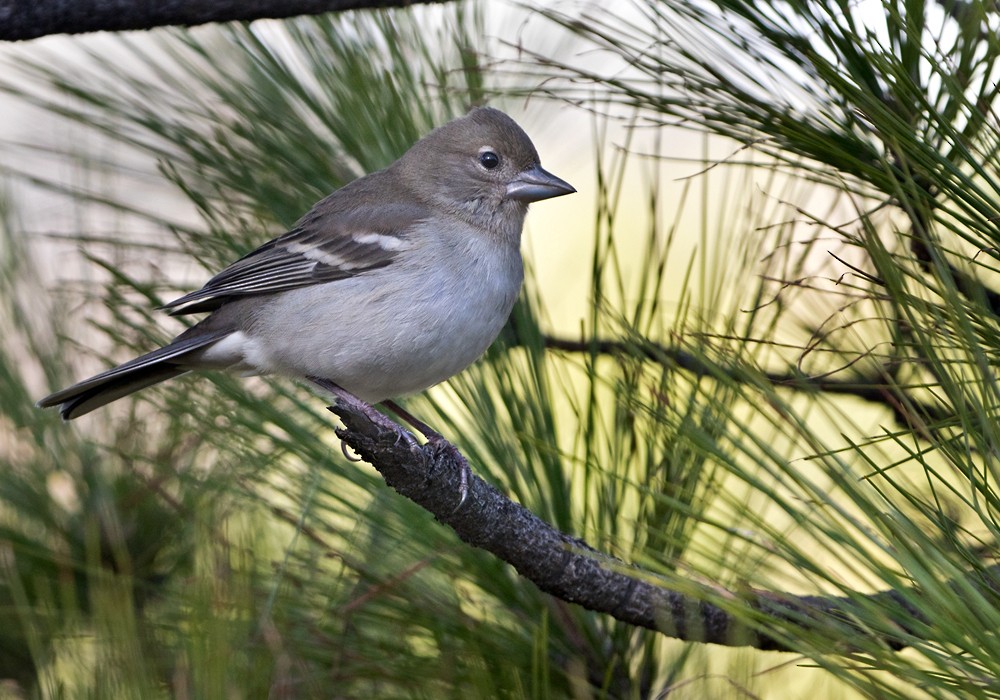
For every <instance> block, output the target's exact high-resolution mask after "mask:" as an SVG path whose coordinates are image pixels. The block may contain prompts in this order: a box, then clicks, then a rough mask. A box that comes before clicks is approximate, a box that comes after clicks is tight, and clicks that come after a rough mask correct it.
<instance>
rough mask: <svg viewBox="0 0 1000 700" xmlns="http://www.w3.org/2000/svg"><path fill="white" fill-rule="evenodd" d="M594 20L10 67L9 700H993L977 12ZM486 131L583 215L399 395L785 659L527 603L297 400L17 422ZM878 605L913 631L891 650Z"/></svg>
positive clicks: (514, 583)
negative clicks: (170, 304) (445, 137)
mask: <svg viewBox="0 0 1000 700" xmlns="http://www.w3.org/2000/svg"><path fill="white" fill-rule="evenodd" d="M609 5H610V4H609V3H604V4H597V3H591V2H585V1H584V0H566V1H560V2H555V1H553V2H545V3H537V4H532V5H531V6H530V7H527V6H522V5H519V4H514V3H485V2H478V3H476V2H454V3H446V4H442V5H434V6H416V7H410V8H406V9H398V10H385V11H357V12H350V13H343V14H331V15H324V16H319V17H303V18H297V19H293V20H287V21H257V22H253V23H250V24H226V25H212V26H204V27H197V28H194V29H190V30H179V29H157V30H153V31H149V32H132V33H122V34H116V35H114V34H99V35H87V36H77V37H64V36H57V37H46V38H43V39H38V40H34V41H31V42H27V43H22V44H9V45H2V46H0V65H2V68H0V115H2V117H0V142H2V143H0V151H2V158H0V173H2V176H0V286H2V290H0V324H2V325H0V329H2V331H3V333H2V335H0V462H2V468H3V473H2V476H0V566H2V569H3V572H2V575H0V614H2V615H3V618H4V619H3V623H4V624H2V625H0V679H4V680H3V682H2V685H0V697H11V698H20V697H24V698H27V697H45V698H48V697H95V698H112V697H113V698H120V697H142V698H154V697H177V698H188V697H190V698H215V697H232V698H239V697H275V698H298V697H345V698H346V697H393V698H395V697H433V698H438V697H468V696H469V695H470V694H472V696H475V697H538V698H548V697H575V698H647V697H666V696H668V695H669V696H670V697H677V698H730V697H732V698H743V697H747V698H751V697H756V698H789V697H806V696H809V697H813V698H855V697H878V698H894V697H896V698H916V697H995V696H997V695H1000V692H998V689H997V684H996V680H995V679H996V678H997V672H998V666H1000V648H998V646H1000V645H998V643H997V641H996V639H995V634H994V631H995V630H996V629H997V628H998V626H1000V625H998V623H1000V620H998V617H1000V615H998V613H997V606H996V603H997V601H996V600H995V596H993V595H990V594H989V592H988V589H987V588H985V587H983V586H976V585H974V583H975V582H976V581H985V582H987V585H989V582H991V581H992V580H994V579H995V572H994V571H993V569H992V568H991V567H992V566H993V564H994V561H993V556H994V548H995V538H996V531H997V522H996V506H997V499H996V497H997V491H996V489H997V483H996V471H995V470H996V445H997V444H998V442H1000V431H998V430H997V427H996V420H995V415H996V407H997V405H998V398H1000V396H998V390H997V386H996V382H995V378H994V367H995V358H996V356H997V349H998V348H1000V335H998V333H997V324H996V319H997V312H998V306H997V305H998V303H1000V302H998V299H1000V296H997V293H996V292H994V291H993V290H994V289H1000V279H998V277H997V274H996V264H997V257H998V251H1000V247H998V232H997V230H996V221H997V216H996V206H995V201H996V199H997V192H998V191H1000V190H998V187H997V179H996V178H997V172H996V165H995V164H996V155H997V149H998V147H1000V139H998V138H997V133H998V132H997V129H996V126H997V118H996V112H995V109H994V108H995V105H996V90H997V87H996V85H997V70H996V60H997V57H998V55H1000V42H998V41H997V38H996V37H997V33H996V30H997V28H998V27H997V15H996V10H995V7H994V6H993V4H992V3H986V2H975V1H972V2H962V3H957V2H947V3H946V2H941V3H937V2H931V3H924V2H893V1H891V0H883V1H875V0H865V1H864V2H859V3H851V4H845V3H840V2H833V1H832V0H830V1H827V0H820V1H818V2H810V3H798V2H788V3H779V4H772V3H763V2H746V1H740V2H730V1H725V2H724V1H722V0H719V1H717V2H708V1H707V0H706V2H694V3H692V2H679V1H674V2H671V1H667V0H664V1H658V0H629V1H628V2H621V3H617V4H615V7H614V8H613V11H612V8H610V6H609ZM479 104H491V105H493V106H497V107H500V108H502V109H504V110H505V111H507V112H508V113H509V114H511V115H512V116H513V117H514V118H515V119H516V120H517V121H518V122H519V123H520V124H521V125H522V126H523V127H524V128H525V130H526V131H527V132H528V133H529V135H530V136H531V137H532V139H533V141H534V142H535V145H536V146H537V148H538V150H539V153H540V154H541V158H542V163H543V165H544V166H545V167H546V168H547V169H548V170H550V171H552V172H554V173H556V174H557V175H559V176H561V177H563V178H564V179H567V180H568V181H570V182H571V183H573V184H574V185H575V186H576V188H577V189H578V191H579V192H578V194H576V195H573V196H572V197H564V198H559V199H556V200H552V201H550V202H544V203H540V204H536V205H534V206H533V208H532V211H531V213H530V214H529V218H528V224H527V228H526V232H525V239H524V245H523V251H524V254H525V262H526V265H527V268H528V275H527V281H526V284H525V289H524V293H523V295H522V298H521V300H520V301H519V304H518V307H517V309H516V311H515V313H514V315H513V317H512V319H511V322H510V324H509V326H508V328H507V329H506V330H505V332H504V334H503V336H502V337H501V339H500V341H498V343H497V344H496V345H495V346H494V348H492V349H491V351H490V352H489V353H488V355H487V356H486V357H485V358H484V359H483V360H482V361H481V362H480V363H478V364H477V365H475V366H474V367H472V368H470V369H469V370H467V371H466V372H464V373H463V374H462V375H460V376H459V377H456V378H455V379H453V380H451V381H449V382H448V383H447V384H445V385H442V386H440V387H436V388H434V389H432V390H431V391H429V392H427V393H426V394H425V395H422V396H417V397H412V398H410V399H409V400H408V402H407V406H408V408H409V409H410V410H411V411H412V412H414V413H415V414H416V415H418V416H419V417H421V418H422V419H423V420H425V421H426V422H428V423H429V424H431V425H433V426H435V427H436V428H437V429H438V430H440V431H441V432H442V433H443V434H444V435H445V436H446V437H448V438H449V439H450V440H452V441H453V442H454V443H455V444H457V445H458V446H459V447H460V448H461V449H462V451H463V453H464V454H466V455H467V456H468V458H469V461H470V463H471V464H472V466H473V469H474V470H475V471H476V473H477V474H479V475H481V476H483V477H484V478H486V479H487V480H489V481H491V482H492V483H494V484H495V485H497V486H498V487H499V488H500V489H501V490H502V491H504V492H505V493H507V494H509V495H510V496H511V497H512V498H513V499H515V500H517V501H518V502H520V503H522V504H523V505H525V506H526V507H528V508H529V509H530V510H532V511H533V512H534V513H536V514H538V515H539V516H540V517H542V518H544V519H545V520H547V521H548V522H550V523H552V524H553V525H554V526H556V527H558V528H559V529H561V530H562V531H564V532H567V533H570V534H572V535H575V536H579V537H583V538H585V539H586V540H587V541H588V542H590V543H591V544H592V545H594V546H595V547H597V548H598V549H600V550H602V551H605V552H608V553H610V554H612V555H614V556H616V557H619V558H621V559H623V560H624V561H626V562H629V563H630V564H634V565H635V566H636V567H637V571H641V572H642V574H643V575H644V576H646V577H648V580H652V581H654V582H657V583H659V584H661V585H663V586H666V587H668V588H672V589H674V590H679V591H682V592H684V593H686V594H688V595H690V596H692V598H693V599H700V600H707V601H711V602H714V603H716V604H720V605H723V606H726V607H727V609H731V611H732V614H733V615H734V617H736V618H737V619H738V620H740V621H741V622H742V623H744V624H746V625H748V626H750V627H752V628H757V629H762V630H765V631H766V632H767V633H768V634H770V635H774V636H776V637H777V638H780V639H783V640H784V641H785V642H786V644H787V646H788V647H789V648H790V649H792V650H794V651H791V652H787V653H775V652H761V651H756V650H753V649H750V648H745V647H739V646H736V647H722V646H717V645H704V644H700V643H698V642H686V641H678V640H675V639H671V638H669V637H668V636H666V635H660V634H656V633H652V632H649V631H647V630H637V629H634V628H631V627H629V626H628V625H624V624H621V623H618V622H616V621H615V620H613V619H610V618H609V617H607V616H604V615H598V614H594V613H590V612H588V611H585V610H582V609H580V608H578V607H576V606H573V605H569V604H566V603H563V602H560V601H558V600H555V599H553V598H551V597H549V596H547V595H544V594H542V593H540V592H539V591H538V590H537V589H536V588H535V587H534V586H533V584H531V583H529V582H527V581H525V580H523V579H521V578H519V577H518V576H517V574H516V573H515V572H514V571H513V570H512V569H511V568H510V567H508V566H506V565H505V564H503V563H501V562H498V561H496V560H495V559H494V558H493V557H492V556H490V555H487V554H486V553H484V552H480V551H478V550H473V549H471V548H469V547H468V546H466V545H464V544H463V543H461V542H460V541H458V540H457V538H456V537H455V536H454V534H453V533H452V532H451V531H450V530H448V529H446V528H444V527H443V526H441V525H439V524H437V523H435V522H434V521H433V519H432V517H431V516H430V515H429V514H427V513H426V512H424V511H422V510H421V509H420V508H418V507H417V506H415V505H414V504H412V503H410V502H408V501H406V500H405V499H403V498H402V497H400V496H398V495H397V494H396V493H395V492H393V491H392V490H391V489H389V488H388V487H387V486H386V485H385V483H384V482H383V481H382V480H381V478H380V477H379V476H378V474H377V472H375V471H374V470H373V469H372V468H371V467H370V466H368V465H366V464H363V463H361V464H358V463H352V462H349V461H347V460H346V459H345V458H344V456H343V455H342V453H341V449H340V445H339V442H338V440H337V438H336V436H335V435H334V432H333V428H334V427H335V423H334V420H335V419H334V418H333V417H332V416H331V415H330V414H329V413H328V412H327V411H326V410H325V402H324V399H323V398H322V397H320V396H317V395H316V394H315V393H314V392H313V391H312V390H311V389H310V388H309V387H306V386H302V385H298V384H296V383H294V382H291V381H289V380H285V379H260V378H254V379H242V378H238V377H231V376H226V375H221V374H216V375H199V376H197V377H185V378H181V379H179V380H176V381H173V382H170V383H168V384H165V385H161V386H159V387H157V388H155V389H151V390H147V391H145V392H142V393H140V394H138V395H137V396H135V397H134V399H129V400H127V401H122V402H118V403H116V404H114V405H112V406H110V407H108V408H107V409H104V410H101V411H98V412H95V413H93V414H90V415H88V416H86V417H84V418H82V419H80V420H79V421H74V422H73V423H72V424H63V423H61V422H60V420H59V417H58V414H57V413H56V412H52V411H48V412H43V411H40V410H38V409H36V408H34V402H35V401H36V400H37V399H38V398H40V397H41V396H43V395H45V394H46V393H48V392H50V391H52V390H55V389H57V388H61V387H63V386H65V385H68V384H70V383H72V382H73V381H76V380H78V379H80V378H82V377H84V376H89V374H91V373H94V372H97V371H99V370H101V369H103V368H105V367H107V366H109V365H110V364H112V363H116V362H120V361H123V360H125V359H128V358H130V357H132V356H134V355H135V354H137V353H141V352H144V351H147V350H149V349H151V348H153V347H155V346H156V345H157V344H160V343H163V342H165V341H167V340H169V338H171V337H173V336H174V335H175V334H176V333H178V332H179V331H181V330H182V329H183V328H184V325H183V324H184V323H185V322H186V321H185V320H184V319H172V318H168V317H166V316H165V314H163V313H162V312H158V311H156V307H157V306H159V305H161V304H162V303H165V302H167V301H169V300H171V299H173V298H175V297H177V296H180V295H181V294H183V293H185V292H187V291H190V290H192V289H195V288H197V287H199V286H201V285H202V284H203V283H204V282H205V281H206V280H207V279H208V278H209V277H210V276H211V274H212V273H213V272H214V271H217V270H219V269H221V268H222V267H223V266H224V265H225V264H227V263H228V262H231V261H232V260H234V259H236V258H237V257H239V256H241V255H243V254H244V253H246V252H248V251H249V250H251V249H252V248H254V247H255V246H257V245H260V244H261V243H263V242H265V241H266V240H268V239H270V238H272V237H274V236H275V235H278V234H280V233H282V232H283V231H285V230H287V228H288V227H289V226H290V225H292V224H293V223H294V222H295V221H296V220H297V219H298V217H299V216H300V215H301V214H302V213H303V212H305V211H306V210H307V209H308V208H309V207H310V206H311V205H312V204H313V203H314V202H315V201H316V200H318V199H319V198H321V197H322V196H324V195H325V194H327V193H328V192H329V191H331V190H332V189H334V188H336V187H339V186H341V185H343V184H345V183H346V182H349V181H350V180H352V179H354V178H356V177H358V176H360V175H362V174H364V173H366V172H371V171H372V170H376V169H378V168H381V167H384V166H385V165H387V164H389V163H390V162H392V161H393V160H395V159H396V158H397V157H398V156H399V155H400V154H401V153H402V152H403V151H404V150H405V149H406V148H407V147H408V146H409V145H410V144H412V143H413V142H414V141H416V140H417V139H418V138H419V137H420V136H422V135H423V134H425V133H426V132H427V131H429V130H430V129H432V128H433V127H434V126H436V125H439V124H441V123H443V122H445V121H447V120H448V119H450V118H453V117H455V116H459V115H461V114H463V113H464V112H465V111H466V110H467V109H468V108H469V107H471V106H474V105H479ZM970 582H971V583H970ZM994 588H995V585H994ZM751 589H753V590H763V591H773V592H775V593H784V594H793V595H804V594H812V595H840V596H850V597H854V598H856V599H857V601H858V602H859V604H860V607H859V612H858V615H859V619H858V620H857V621H856V623H857V624H858V625H860V627H861V628H863V629H867V630H870V631H871V635H870V637H866V636H864V635H858V636H857V638H853V639H850V640H847V639H845V638H844V635H843V628H842V627H841V626H840V625H839V624H838V623H837V621H836V620H824V619H817V620H809V621H802V624H792V623H791V622H789V621H785V622H776V621H773V620H768V619H761V618H760V616H758V615H755V614H754V613H753V611H752V610H750V609H749V608H745V607H742V606H739V605H735V604H734V603H733V601H734V596H735V599H738V597H739V595H740V594H741V593H743V592H747V591H750V590H751ZM887 590H893V591H896V592H898V594H899V596H900V597H899V598H897V599H896V600H895V601H892V600H890V599H888V598H871V597H867V596H869V594H872V593H875V592H879V591H887ZM899 600H905V601H906V602H907V603H908V604H909V605H911V606H912V607H913V608H914V609H917V610H920V611H921V612H922V613H923V615H924V619H921V620H919V621H914V624H913V625H911V626H907V628H906V629H905V630H902V629H900V627H899V626H898V625H897V624H896V623H895V622H894V620H898V619H899V615H900V607H899V602H898V601H899ZM890 634H892V635H896V636H897V638H898V637H902V638H903V639H904V642H905V644H906V646H907V648H906V649H905V650H904V651H897V650H894V649H890V648H889V647H888V646H887V645H886V644H885V643H884V639H885V636H886V635H890ZM994 649H996V650H997V651H998V653H997V654H994V653H993V651H994Z"/></svg>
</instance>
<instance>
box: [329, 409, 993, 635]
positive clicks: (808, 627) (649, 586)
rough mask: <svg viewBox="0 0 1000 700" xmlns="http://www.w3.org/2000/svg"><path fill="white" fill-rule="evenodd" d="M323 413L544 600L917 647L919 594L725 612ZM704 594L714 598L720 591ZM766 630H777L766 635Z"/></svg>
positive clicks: (654, 626) (634, 620)
mask: <svg viewBox="0 0 1000 700" xmlns="http://www.w3.org/2000/svg"><path fill="white" fill-rule="evenodd" d="M330 410H331V411H333V412H334V413H335V414H337V415H338V416H340V418H341V420H342V421H343V423H344V426H345V427H343V428H339V429H338V430H337V435H338V437H340V439H341V440H343V441H344V442H345V443H346V444H347V445H349V446H350V447H351V449H353V450H354V451H355V452H356V453H357V454H359V455H360V456H361V457H362V458H364V459H365V460H366V461H367V462H369V463H370V464H372V465H373V466H374V467H375V468H376V469H377V470H378V471H379V472H380V473H381V474H382V476H383V477H384V478H385V481H386V483H387V484H389V486H391V487H392V488H394V489H395V490H396V491H398V492H399V493H400V494H401V495H403V496H405V497H406V498H409V499H410V500H412V501H413V502H414V503H417V504H418V505H420V506H421V507H423V508H424V509H426V510H427V511H429V512H430V513H431V514H432V515H433V516H434V517H435V519H437V520H438V521H439V522H441V523H443V524H445V525H447V526H449V527H450V528H452V529H453V530H454V531H455V533H456V534H457V535H458V537H459V538H460V539H461V540H462V541H463V542H465V543H467V544H470V545H472V546H474V547H479V548H480V549H484V550H486V551H488V552H490V553H492V554H494V555H496V556H497V557H499V558H500V559H502V560H503V561H505V562H507V563H508V564H510V565H511V566H513V567H514V568H515V569H516V570H517V572H518V573H519V574H521V575H522V576H523V577H525V578H527V579H528V580H530V581H531V582H533V583H534V584H535V585H536V586H538V588H540V589H541V590H542V591H544V592H546V593H549V594H551V595H553V596H555V597H557V598H559V599H560V600H564V601H566V602H569V603H576V604H578V605H581V606H582V607H584V608H586V609H588V610H592V611H594V612H599V613H605V614H608V615H611V616H613V617H614V618H615V619H617V620H620V621H621V622H625V623H628V624H630V625H635V626H637V627H643V628H646V629H650V630H655V631H657V632H660V633H663V634H666V635H668V636H671V637H675V638H677V639H682V640H688V641H698V642H708V643H715V644H724V645H728V646H751V647H756V648H758V649H765V650H781V651H795V649H793V647H792V646H791V645H790V642H789V641H788V639H786V637H785V636H784V635H785V634H787V629H788V623H791V624H793V625H795V626H796V627H798V628H799V629H801V630H802V632H803V634H804V635H805V634H808V633H809V632H810V631H812V632H813V633H814V634H815V632H816V630H817V629H823V630H826V635H827V636H828V638H829V639H831V640H836V641H831V646H832V647H837V648H831V649H830V650H829V651H830V652H838V651H839V652H848V651H851V650H852V649H855V648H857V647H858V646H859V645H858V643H857V642H858V640H859V639H865V640H869V641H875V642H879V643H882V644H886V645H888V646H890V647H892V648H894V649H901V648H903V647H905V646H908V645H909V643H910V641H909V640H912V639H914V638H921V630H923V629H924V628H925V626H926V625H927V623H928V619H927V618H926V616H925V615H923V614H922V612H921V609H920V607H919V606H918V603H917V601H919V599H920V596H919V592H918V591H916V590H913V589H910V590H905V589H904V590H888V591H882V592H879V593H875V594H871V595H867V596H862V595H855V596H851V597H825V596H797V595H793V594H789V593H772V592H763V591H755V590H750V591H742V592H738V593H725V594H724V597H723V598H722V599H723V600H726V601H727V602H726V604H725V606H722V605H715V604H712V603H709V602H705V601H703V600H699V599H696V598H693V597H690V596H687V595H684V594H681V593H678V592H676V591H671V590H668V589H667V588H665V587H663V586H659V585H657V584H656V583H655V579H656V577H655V575H653V574H651V573H649V572H643V571H641V570H639V569H638V568H636V567H634V566H631V565H629V564H627V563H626V562H623V561H621V560H620V559H616V558H614V557H612V556H609V555H607V554H604V553H603V552H600V551H598V550H596V549H594V548H593V547H591V546H590V545H589V544H587V543H586V542H584V541H583V540H581V539H578V538H576V537H572V536H570V535H567V534H565V533H562V532H560V531H558V530H556V529H555V528H553V527H552V526H551V525H549V524H548V523H546V522H544V521H542V520H541V519H540V518H538V517H537V516H535V515H534V514H533V513H531V512H530V511H529V510H527V509H526V508H524V507H523V506H521V505H519V504H517V503H514V502H513V501H511V500H510V499H509V498H507V497H506V496H504V495H503V494H502V493H500V491H498V490H497V489H496V488H494V487H493V486H491V485H489V484H487V483H486V482H485V481H483V480H482V479H480V478H479V477H477V476H475V475H472V477H471V478H470V479H469V483H468V492H467V495H466V498H465V501H464V503H462V502H461V484H462V474H463V470H464V469H465V468H466V467H465V465H463V464H462V463H461V461H460V460H459V459H457V458H456V455H457V452H456V451H455V448H454V447H453V446H451V445H449V444H445V445H440V444H439V445H436V446H435V445H422V446H419V447H416V448H414V447H412V446H411V445H410V444H409V443H408V442H407V441H406V440H405V439H404V437H403V435H404V433H403V429H402V428H400V427H398V426H396V427H395V429H393V428H392V427H389V426H388V425H385V424H384V425H376V424H374V423H372V422H371V421H370V420H369V419H368V418H366V417H365V416H364V415H363V413H362V412H361V411H359V410H358V409H357V408H356V407H353V406H351V405H349V404H347V403H345V402H343V401H342V400H338V401H337V403H336V405H334V406H331V407H330ZM460 504H461V505H460ZM987 572H988V574H989V575H988V576H987V577H982V576H981V575H980V576H972V575H970V577H969V579H968V580H967V581H962V582H956V584H955V585H956V586H968V585H973V586H975V587H976V588H979V589H981V590H984V591H989V592H990V593H991V594H993V595H996V594H997V593H1000V567H991V568H990V569H988V570H987ZM691 585H694V584H691ZM705 590H706V594H708V593H712V594H714V596H713V597H715V598H716V599H719V591H718V590H712V589H708V588H707V587H706V588H705ZM873 605H874V606H877V607H878V609H880V610H883V611H885V614H886V618H887V624H886V625H885V627H886V628H891V629H893V632H891V633H877V632H874V631H872V630H871V629H868V628H867V627H863V626H862V625H861V624H860V623H858V622H856V620H859V619H866V618H867V619H870V615H858V614H857V613H858V612H859V611H861V610H862V609H863V608H870V607H871V606H873ZM746 619H758V620H761V621H762V622H761V625H760V628H759V629H756V628H749V627H747V626H746V625H744V624H743V623H742V622H740V620H746ZM776 623H782V624H780V625H779V624H776ZM818 623H822V624H821V625H820V624H818ZM831 626H833V627H834V628H835V629H837V634H836V635H835V636H833V635H830V629H831ZM772 627H773V628H774V629H783V630H785V631H784V633H780V632H771V631H769V630H770V629H771V628H772ZM795 637H796V638H798V637H799V635H795Z"/></svg>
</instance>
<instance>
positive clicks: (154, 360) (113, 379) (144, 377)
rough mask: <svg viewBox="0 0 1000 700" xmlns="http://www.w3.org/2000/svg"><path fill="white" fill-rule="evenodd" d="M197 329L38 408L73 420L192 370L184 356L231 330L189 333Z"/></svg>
mask: <svg viewBox="0 0 1000 700" xmlns="http://www.w3.org/2000/svg"><path fill="white" fill-rule="evenodd" d="M196 328H197V326H195V327H194V328H192V329H190V330H189V331H187V332H185V333H182V334H181V335H180V336H178V337H177V338H176V339H175V340H174V342H172V343H170V345H167V346H166V347H162V348H160V349H159V350H154V351H153V352H151V353H148V354H146V355H143V356H142V357H137V358H135V359H134V360H129V361H128V362H126V363H125V364H123V365H119V366H117V367H113V368H111V369H109V370H108V371H107V372H102V373H101V374H98V375H96V376H93V377H91V378H90V379H84V380H83V381H82V382H79V383H78V384H74V385H73V386H71V387H68V388H66V389H63V390H62V391H57V392H56V393H54V394H50V395H49V396H46V397H45V398H44V399H42V400H41V401H39V402H38V404H37V405H38V407H39V408H51V407H52V406H59V413H60V414H62V417H63V420H72V419H73V418H79V417H80V416H82V415H85V414H87V413H90V412H91V411H93V410H94V409H95V408H100V407H101V406H103V405H105V404H108V403H111V402H112V401H117V400H118V399H120V398H122V397H123V396H128V395H129V394H131V393H133V392H136V391H139V390H140V389H145V388H146V387H147V386H152V385H153V384H159V383H160V382H164V381H166V380H168V379H173V378H174V377H178V376H180V375H182V374H186V373H187V372H189V371H190V370H191V369H192V368H191V367H190V366H188V365H186V363H185V362H184V359H185V356H186V355H189V354H190V353H192V352H194V351H195V350H199V349H201V348H203V347H206V346H208V345H211V344H212V343H215V342H216V341H218V340H221V339H222V338H224V337H225V336H227V335H229V333H230V331H228V330H224V331H217V332H212V333H205V332H198V333H191V331H194V330H195V329H196Z"/></svg>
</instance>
